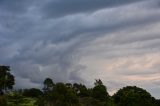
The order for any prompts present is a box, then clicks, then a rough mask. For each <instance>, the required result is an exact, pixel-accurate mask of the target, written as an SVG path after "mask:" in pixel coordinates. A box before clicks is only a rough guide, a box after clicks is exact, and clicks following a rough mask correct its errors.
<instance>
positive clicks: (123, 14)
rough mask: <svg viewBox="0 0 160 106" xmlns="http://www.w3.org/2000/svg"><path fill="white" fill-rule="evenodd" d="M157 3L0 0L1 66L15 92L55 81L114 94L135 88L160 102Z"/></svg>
mask: <svg viewBox="0 0 160 106" xmlns="http://www.w3.org/2000/svg"><path fill="white" fill-rule="evenodd" d="M158 4H159V1H158V0H152V1H151V0H134V2H133V0H127V2H126V1H125V0H121V1H117V0H101V1H98V0H87V1H85V0H77V1H74V0H69V1H65V0H52V1H51V0H46V1H43V0H39V1H38V0H35V1H31V0H14V1H11V0H8V1H5V0H1V1H0V58H1V59H0V64H5V65H10V66H11V68H12V72H13V74H14V75H15V77H16V85H15V88H21V87H22V88H28V87H39V88H41V87H42V85H41V84H42V82H43V80H44V79H45V78H46V77H51V78H52V79H53V80H54V81H55V82H59V81H63V82H71V83H74V82H81V83H84V84H86V85H87V86H88V87H90V86H93V82H94V79H96V78H101V79H102V81H103V82H104V84H106V85H107V88H108V91H109V92H110V94H113V93H114V92H116V90H117V89H119V88H121V87H123V86H126V85H137V86H140V87H143V88H145V89H147V90H148V91H149V92H150V93H151V94H152V95H153V96H154V97H156V98H160V95H159V94H158V93H159V89H160V86H159V81H160V77H159V76H160V71H159V69H160V67H159V65H160V61H159V60H160V47H159V45H160V35H159V34H160V31H159V28H160V15H159V14H160V9H159V5H158Z"/></svg>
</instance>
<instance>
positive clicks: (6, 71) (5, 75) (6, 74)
mask: <svg viewBox="0 0 160 106" xmlns="http://www.w3.org/2000/svg"><path fill="white" fill-rule="evenodd" d="M10 71H11V70H10V67H9V66H4V65H1V66H0V93H1V94H2V93H3V92H4V91H6V90H10V89H12V88H13V85H14V84H15V83H14V81H15V80H14V76H13V75H12V74H11V73H10Z"/></svg>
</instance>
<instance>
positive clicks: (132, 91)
mask: <svg viewBox="0 0 160 106" xmlns="http://www.w3.org/2000/svg"><path fill="white" fill-rule="evenodd" d="M113 99H114V102H115V103H116V104H117V106H154V104H153V103H152V97H151V95H150V94H149V93H148V92H147V91H146V90H144V89H142V88H138V87H136V86H127V87H124V88H122V89H120V90H118V92H117V93H116V94H114V95H113Z"/></svg>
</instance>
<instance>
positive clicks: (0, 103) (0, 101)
mask: <svg viewBox="0 0 160 106" xmlns="http://www.w3.org/2000/svg"><path fill="white" fill-rule="evenodd" d="M0 106H7V101H6V97H5V96H0Z"/></svg>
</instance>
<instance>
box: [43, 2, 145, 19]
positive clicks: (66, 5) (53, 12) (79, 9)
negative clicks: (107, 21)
mask: <svg viewBox="0 0 160 106" xmlns="http://www.w3.org/2000/svg"><path fill="white" fill-rule="evenodd" d="M137 1H143V0H127V1H126V0H120V1H119V0H76V1H75V0H68V1H66V0H53V1H50V2H48V3H47V4H46V5H45V7H44V8H43V10H44V13H45V17H52V18H53V17H55V18H57V17H63V16H66V15H72V14H77V13H86V12H94V11H97V10H100V9H104V8H109V7H114V6H121V5H125V4H129V3H133V2H137Z"/></svg>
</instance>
